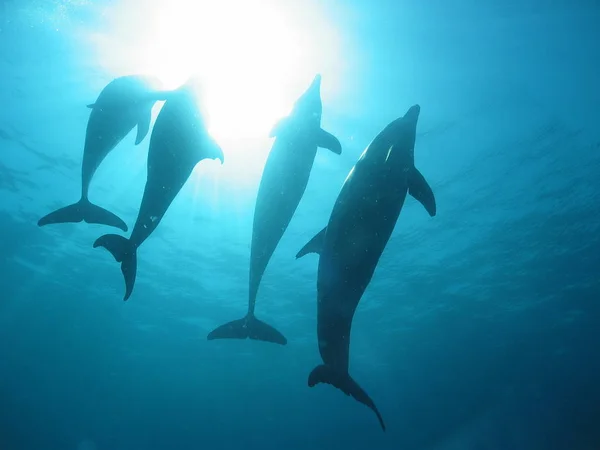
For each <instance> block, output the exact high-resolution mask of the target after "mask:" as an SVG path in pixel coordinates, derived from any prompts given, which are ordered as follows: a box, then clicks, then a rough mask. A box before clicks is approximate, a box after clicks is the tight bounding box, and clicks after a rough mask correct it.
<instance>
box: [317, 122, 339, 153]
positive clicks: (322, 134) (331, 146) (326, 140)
mask: <svg viewBox="0 0 600 450" xmlns="http://www.w3.org/2000/svg"><path fill="white" fill-rule="evenodd" d="M317 145H318V146H319V147H321V148H326V149H328V150H331V151H332V152H333V153H335V154H336V155H341V154H342V144H340V141H339V139H338V138H336V137H335V136H334V135H333V134H331V133H329V132H327V131H325V130H324V129H322V128H321V129H319V134H318V138H317Z"/></svg>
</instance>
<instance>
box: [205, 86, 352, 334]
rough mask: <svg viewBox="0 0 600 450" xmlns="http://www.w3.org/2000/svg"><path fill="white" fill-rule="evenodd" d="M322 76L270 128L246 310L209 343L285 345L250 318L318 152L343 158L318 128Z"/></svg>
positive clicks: (336, 144) (272, 331)
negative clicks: (236, 341) (243, 341)
mask: <svg viewBox="0 0 600 450" xmlns="http://www.w3.org/2000/svg"><path fill="white" fill-rule="evenodd" d="M322 111H323V106H322V103H321V76H320V75H316V76H315V78H314V80H313V81H312V83H311V85H310V86H309V88H308V89H307V90H306V91H305V92H304V93H303V94H302V96H300V98H299V99H298V100H297V101H296V103H295V104H294V108H293V110H292V113H291V114H290V115H289V116H288V117H286V118H284V119H282V120H281V121H279V122H278V123H277V124H276V125H275V126H274V127H273V129H272V130H271V133H270V136H271V137H273V136H275V142H274V143H273V147H272V149H271V152H270V153H269V157H268V158H267V162H266V164H265V168H264V170H263V174H262V177H261V180H260V185H259V188H258V195H257V198H256V206H255V209H254V224H253V228H252V244H251V250H250V280H249V298H248V312H247V313H246V316H245V317H243V318H242V319H238V320H234V321H233V322H229V323H226V324H224V325H221V326H220V327H218V328H216V329H215V330H213V331H212V332H210V333H209V335H208V339H209V340H212V339H247V338H250V339H255V340H260V341H266V342H272V343H276V344H281V345H285V344H286V343H287V339H286V338H285V336H283V334H281V333H280V332H279V331H278V330H276V329H275V328H274V327H272V326H271V325H269V324H267V323H265V322H263V321H261V320H258V319H257V318H256V317H255V315H254V309H255V306H256V295H257V293H258V287H259V285H260V282H261V279H262V277H263V274H264V272H265V269H266V267H267V265H268V263H269V260H270V259H271V256H272V255H273V252H274V251H275V248H276V247H277V245H278V244H279V241H280V240H281V237H282V236H283V234H284V233H285V230H286V229H287V227H288V225H289V223H290V221H291V220H292V217H293V216H294V213H295V212H296V208H297V207H298V204H299V203H300V200H301V199H302V196H303V195H304V191H305V190H306V186H307V184H308V180H309V177H310V172H311V170H312V167H313V163H314V160H315V156H316V155H317V148H318V147H323V148H327V149H329V150H331V151H332V152H334V153H336V154H338V155H339V154H341V152H342V146H341V144H340V142H339V141H338V139H337V138H336V137H334V136H333V135H332V134H330V133H328V132H327V131H325V130H323V129H322V128H321V114H322Z"/></svg>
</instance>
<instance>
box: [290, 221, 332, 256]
mask: <svg viewBox="0 0 600 450" xmlns="http://www.w3.org/2000/svg"><path fill="white" fill-rule="evenodd" d="M325 233H327V227H325V228H323V229H322V230H321V231H319V232H318V233H317V234H316V235H315V236H314V237H313V238H312V239H311V240H310V241H308V243H307V244H306V245H305V246H304V247H302V249H301V250H300V251H299V252H298V253H297V254H296V259H298V258H302V257H303V256H304V255H308V254H309V253H317V254H321V250H322V249H323V243H324V242H325Z"/></svg>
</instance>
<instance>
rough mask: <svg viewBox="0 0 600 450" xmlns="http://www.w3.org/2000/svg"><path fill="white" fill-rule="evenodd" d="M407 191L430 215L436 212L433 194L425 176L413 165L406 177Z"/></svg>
mask: <svg viewBox="0 0 600 450" xmlns="http://www.w3.org/2000/svg"><path fill="white" fill-rule="evenodd" d="M408 193H409V194H410V195H411V196H412V197H414V198H415V200H417V201H418V202H420V203H421V204H422V205H423V206H424V207H425V209H426V210H427V212H428V213H429V215H430V216H431V217H433V216H435V214H436V211H437V209H436V204H435V196H434V195H433V191H432V190H431V186H429V184H428V183H427V181H426V180H425V177H424V176H423V175H422V174H421V172H419V171H418V169H417V168H416V167H415V168H413V170H412V171H411V172H410V176H409V178H408Z"/></svg>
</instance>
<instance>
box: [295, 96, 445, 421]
mask: <svg viewBox="0 0 600 450" xmlns="http://www.w3.org/2000/svg"><path fill="white" fill-rule="evenodd" d="M419 112H420V107H419V105H414V106H412V107H411V108H410V109H409V110H408V112H407V113H406V114H405V115H404V116H403V117H400V118H398V119H396V120H395V121H393V122H391V123H390V124H389V125H388V126H387V127H386V128H385V129H384V130H383V131H381V132H380V133H379V134H378V135H377V137H376V138H375V139H374V140H373V141H372V142H371V144H370V145H369V146H368V147H367V149H366V150H365V151H364V152H363V154H362V155H361V157H360V159H359V161H358V162H357V163H356V164H355V166H354V167H353V168H352V170H351V171H350V173H349V175H348V177H347V178H346V181H345V182H344V185H343V187H342V189H341V191H340V194H339V196H338V198H337V200H336V202H335V205H334V207H333V210H332V212H331V216H330V217H329V222H328V224H327V226H326V227H325V228H324V229H323V230H321V231H320V232H319V233H318V234H317V235H316V236H315V237H314V238H312V239H311V240H310V241H309V242H308V244H306V245H305V246H304V247H303V248H302V249H301V250H300V251H299V252H298V254H297V255H296V258H300V257H302V256H304V255H306V254H308V253H318V254H319V255H320V256H319V268H318V275H317V298H318V302H317V335H318V343H319V352H320V354H321V359H322V361H323V364H322V365H319V366H317V367H316V368H315V369H314V370H313V371H312V372H311V373H310V375H309V377H308V385H309V386H310V387H313V386H315V385H316V384H318V383H328V384H331V385H333V386H335V387H336V388H338V389H340V390H341V391H343V392H344V393H345V394H346V395H351V396H352V397H354V398H355V399H356V400H357V401H359V402H360V403H363V404H365V405H366V406H368V407H369V408H371V409H372V410H373V411H374V412H375V414H376V415H377V418H378V419H379V423H380V425H381V427H382V429H383V430H384V431H385V424H384V422H383V418H382V417H381V414H380V413H379V411H378V409H377V407H376V406H375V403H374V402H373V400H371V398H370V397H369V395H368V394H367V393H366V392H365V391H364V390H363V389H362V388H361V387H360V386H359V385H358V383H357V382H356V381H354V380H353V379H352V377H351V376H350V374H349V372H348V360H349V353H350V330H351V327H352V318H353V317H354V312H355V311H356V307H357V306H358V303H359V301H360V299H361V297H362V295H363V293H364V292H365V290H366V289H367V286H368V285H369V282H370V281H371V278H372V276H373V273H374V271H375V268H376V267H377V263H378V261H379V258H380V256H381V254H382V253H383V250H384V248H385V246H386V244H387V242H388V239H389V238H390V235H391V234H392V231H393V229H394V226H395V224H396V221H397V220H398V216H399V215H400V211H401V210H402V206H403V204H404V200H405V198H406V194H407V193H408V194H410V195H411V196H413V197H414V198H415V199H417V200H418V201H419V202H421V203H422V204H423V206H424V207H425V209H426V211H427V212H428V213H429V215H430V216H432V217H433V216H435V214H436V202H435V197H434V195H433V192H432V190H431V187H430V186H429V184H428V183H427V181H425V178H424V177H423V175H421V173H420V172H419V171H418V170H417V168H416V167H415V159H414V146H415V135H416V127H417V120H418V117H419Z"/></svg>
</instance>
